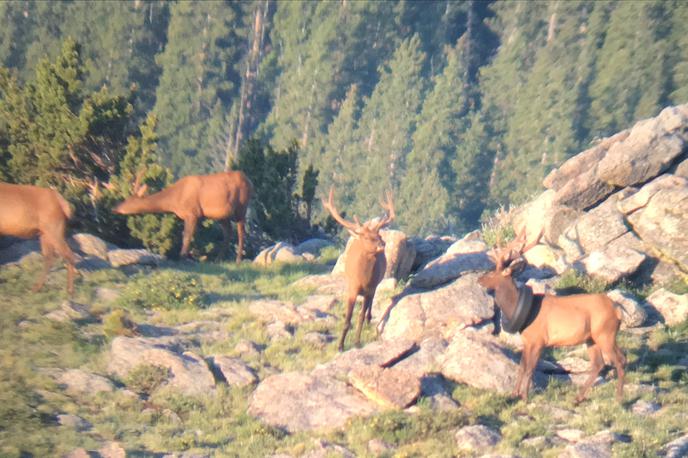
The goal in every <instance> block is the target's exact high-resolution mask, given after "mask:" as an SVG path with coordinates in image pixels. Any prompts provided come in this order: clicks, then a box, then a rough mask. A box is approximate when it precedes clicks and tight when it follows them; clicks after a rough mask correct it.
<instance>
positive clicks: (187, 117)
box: [153, 1, 238, 175]
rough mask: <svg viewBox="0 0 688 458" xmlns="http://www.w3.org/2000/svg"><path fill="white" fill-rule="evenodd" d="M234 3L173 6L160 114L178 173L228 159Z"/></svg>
mask: <svg viewBox="0 0 688 458" xmlns="http://www.w3.org/2000/svg"><path fill="white" fill-rule="evenodd" d="M235 20H236V15H235V11H234V9H233V7H232V4H230V3H225V2H201V1H198V2H180V3H174V4H173V5H172V6H171V12H170V25H169V29H168V36H167V46H166V47H165V50H164V51H163V53H162V54H160V55H159V57H158V63H159V64H160V66H161V67H162V75H161V77H160V83H159V84H158V87H157V92H156V103H155V108H154V110H153V111H154V113H155V114H156V116H157V118H158V120H159V129H158V131H159V135H160V146H161V148H162V151H163V152H164V155H163V160H164V161H165V163H166V164H168V165H169V166H170V167H171V168H172V169H173V171H174V173H175V175H187V174H192V173H207V172H209V171H211V170H213V169H217V168H222V167H223V165H224V161H225V148H226V139H227V132H225V127H226V119H225V116H226V115H227V111H228V107H229V106H230V105H231V100H232V98H233V97H234V96H236V82H237V81H238V76H237V75H236V74H235V69H234V67H233V65H232V63H233V62H234V61H236V60H237V58H236V53H237V40H238V39H237V37H236V36H235V34H234V31H233V25H234V23H235Z"/></svg>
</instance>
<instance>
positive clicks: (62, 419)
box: [57, 414, 93, 431]
mask: <svg viewBox="0 0 688 458" xmlns="http://www.w3.org/2000/svg"><path fill="white" fill-rule="evenodd" d="M57 422H58V423H59V424H60V425H62V426H66V427H67V428H70V429H73V430H75V431H88V430H89V429H91V428H92V427H93V425H91V423H89V422H88V421H86V420H84V419H83V418H81V417H79V416H77V415H71V414H60V415H58V416H57Z"/></svg>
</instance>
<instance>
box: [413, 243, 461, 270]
mask: <svg viewBox="0 0 688 458" xmlns="http://www.w3.org/2000/svg"><path fill="white" fill-rule="evenodd" d="M409 242H410V243H412V244H413V246H414V248H415V249H416V259H415V260H414V262H413V267H412V270H413V271H415V270H418V268H419V267H421V266H423V265H425V264H426V263H428V262H429V261H432V260H433V259H435V258H437V257H439V256H440V255H442V254H443V253H444V252H445V251H447V249H448V248H449V247H450V246H451V245H452V244H453V243H454V242H456V239H455V238H454V237H438V236H433V235H431V236H429V237H426V238H424V239H422V238H420V237H411V238H410V239H409Z"/></svg>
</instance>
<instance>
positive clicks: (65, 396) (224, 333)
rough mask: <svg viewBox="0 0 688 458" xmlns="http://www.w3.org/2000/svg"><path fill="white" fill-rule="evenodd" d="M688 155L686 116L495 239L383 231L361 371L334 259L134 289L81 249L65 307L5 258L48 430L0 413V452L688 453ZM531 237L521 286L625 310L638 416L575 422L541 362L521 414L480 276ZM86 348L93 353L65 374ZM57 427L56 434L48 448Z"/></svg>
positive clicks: (259, 264) (670, 119)
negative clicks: (25, 440)
mask: <svg viewBox="0 0 688 458" xmlns="http://www.w3.org/2000/svg"><path fill="white" fill-rule="evenodd" d="M687 142H688V105H683V106H677V107H671V108H667V109H665V110H664V111H662V113H661V114H660V115H659V116H657V117H656V118H653V119H649V120H645V121H642V122H639V123H638V124H636V125H635V126H633V127H632V128H631V129H629V130H627V131H624V132H620V133H618V134H616V135H614V136H612V137H609V138H606V139H602V140H601V141H600V142H598V143H597V144H596V145H595V146H594V147H593V148H591V149H589V150H586V151H584V152H582V153H580V154H579V155H577V156H575V157H573V158H572V159H570V160H569V161H567V162H566V163H564V164H563V165H562V166H561V167H560V168H559V169H557V170H555V171H553V172H552V173H551V174H550V175H549V176H548V177H547V178H546V180H545V186H546V188H547V190H546V191H545V192H544V193H543V194H541V195H540V196H537V197H536V198H535V199H534V200H533V201H531V202H530V203H528V204H526V205H524V206H522V207H520V208H517V209H514V210H512V211H511V212H509V214H508V215H504V216H503V217H502V218H501V219H499V221H497V222H496V223H495V224H494V225H493V226H492V227H490V228H486V230H485V231H484V233H479V232H475V233H471V234H468V235H466V236H465V237H463V238H461V239H455V238H452V237H429V238H427V239H418V238H412V237H411V238H409V237H407V236H406V235H405V234H403V233H401V232H399V231H394V230H390V231H386V232H385V234H384V237H385V239H386V241H387V246H386V255H387V258H388V260H389V265H388V271H387V279H386V280H384V281H383V283H381V285H380V287H379V288H378V293H377V297H376V301H375V303H374V307H373V318H374V323H376V326H375V327H370V328H368V329H367V330H366V333H365V335H364V341H365V342H366V344H365V345H364V346H362V347H361V348H355V349H349V350H348V351H346V352H344V353H337V352H336V351H335V345H336V344H335V342H334V340H335V338H336V336H337V335H338V333H339V332H340V329H341V313H342V305H341V302H340V301H339V299H338V298H339V297H341V295H342V293H343V291H344V288H345V280H344V278H343V275H342V261H343V258H344V257H345V256H346V250H344V253H343V254H342V255H341V256H340V258H339V260H338V262H337V264H336V265H335V266H334V267H332V266H331V265H330V264H328V263H327V260H326V259H325V258H326V257H327V254H326V253H327V250H332V247H331V246H330V247H328V243H327V242H326V241H319V240H317V241H309V242H308V243H305V244H302V245H299V246H298V247H293V246H290V245H287V244H279V245H277V246H275V247H271V248H269V249H267V250H265V251H264V252H262V253H261V254H260V255H259V256H258V258H256V260H255V262H254V263H253V264H248V263H245V264H244V265H242V266H234V265H222V264H217V265H213V264H206V265H203V264H200V265H196V264H193V263H177V264H175V263H168V262H165V261H163V260H160V259H154V261H155V263H156V265H157V264H160V263H161V264H160V267H158V268H152V269H151V268H149V267H140V266H137V264H133V265H132V267H128V269H129V270H128V271H126V272H124V273H122V271H121V269H119V270H116V269H117V266H119V265H121V264H123V263H124V262H120V261H118V259H120V258H118V257H117V255H119V254H121V253H120V252H118V251H117V250H116V249H115V248H113V247H108V246H107V245H106V244H104V243H103V242H102V241H98V240H97V239H95V238H93V237H91V236H87V235H77V236H74V237H73V242H72V243H74V244H75V247H76V248H78V250H79V252H80V254H81V256H82V258H83V260H82V263H81V264H80V265H79V267H80V268H81V270H82V271H83V273H84V279H83V280H82V287H81V291H80V293H79V294H80V297H78V298H77V302H79V303H70V302H65V303H62V305H61V306H59V301H56V299H55V297H54V293H53V294H52V296H50V295H44V296H31V295H29V296H26V295H25V294H24V289H23V288H22V285H23V284H24V283H27V282H28V280H25V278H24V277H27V278H30V277H31V275H32V274H33V272H32V270H31V269H36V268H37V263H36V262H35V261H37V259H34V260H31V259H29V258H31V257H32V256H33V257H35V256H36V255H29V256H28V257H27V256H26V253H27V252H30V251H31V249H32V245H30V244H31V243H32V242H23V243H22V244H14V245H11V246H10V247H9V248H5V251H4V256H5V259H11V260H13V261H14V262H15V265H13V266H7V265H6V266H3V267H2V270H1V271H0V272H2V277H0V289H2V290H6V291H4V292H6V295H7V297H8V299H7V301H8V305H7V307H8V310H9V312H8V313H7V315H8V316H10V317H11V320H9V318H8V321H7V323H5V322H3V329H8V331H4V332H7V336H3V343H4V345H6V346H7V347H6V348H10V349H12V348H14V349H15V350H13V351H14V352H15V353H16V354H20V355H25V356H26V358H20V359H19V360H18V361H17V360H16V359H15V360H13V361H15V363H14V364H16V365H18V367H24V366H25V365H26V367H27V368H28V367H30V369H27V371H28V372H27V373H33V372H36V373H38V374H40V376H30V375H26V378H27V380H30V382H26V383H24V385H22V384H21V383H19V382H16V383H15V381H13V379H9V382H8V381H2V380H0V382H2V383H3V385H2V387H3V388H4V389H6V390H7V391H8V392H10V393H15V394H16V396H18V397H20V398H21V399H24V398H27V399H30V400H31V402H32V403H33V404H31V405H32V406H34V407H33V408H35V409H37V411H39V412H41V415H43V417H40V418H42V419H39V420H37V421H38V423H35V422H33V421H34V420H31V421H32V422H33V423H31V422H29V420H25V421H26V425H34V427H36V425H40V428H38V427H36V431H40V432H36V433H33V434H35V435H36V437H37V438H35V439H32V442H31V443H32V444H33V445H32V446H31V447H28V446H24V447H25V448H22V445H21V442H17V441H16V440H10V438H9V436H8V435H7V433H3V432H2V430H3V428H4V430H5V431H14V432H15V433H17V429H16V428H18V427H20V428H21V427H24V426H22V425H24V423H20V422H19V421H18V420H15V421H14V423H12V419H13V418H14V419H17V418H20V419H22V418H24V417H21V415H19V414H17V413H14V411H9V412H10V413H7V411H5V412H3V411H2V410H1V409H0V421H2V422H3V423H2V424H0V443H2V442H6V443H7V444H8V445H7V446H5V448H0V454H4V452H7V454H11V453H15V454H19V453H20V452H22V451H27V450H29V451H33V453H36V452H35V451H36V450H39V451H46V450H50V451H52V452H59V453H67V452H69V453H70V456H96V454H98V455H100V456H124V454H125V453H134V454H153V455H156V456H161V455H165V453H168V454H169V455H167V456H237V455H238V456H274V457H277V456H279V457H288V456H289V457H291V456H309V457H320V456H430V455H432V456H456V455H466V456H476V455H483V454H489V453H500V454H502V455H503V456H524V455H525V456H530V455H544V456H577V457H581V456H585V457H587V456H590V457H593V456H594V457H600V456H611V455H612V454H614V455H620V456H621V455H623V456H640V455H655V454H659V453H662V454H665V455H666V456H682V454H685V453H688V430H686V429H685V424H687V423H688V417H686V413H685V402H688V394H687V393H685V383H686V381H687V378H686V377H687V376H686V367H688V359H687V358H686V352H687V351H688V343H687V342H686V332H687V328H686V320H687V319H688V283H686V274H687V273H688V257H686V256H687V255H686V253H688V235H687V234H688V231H687V229H688V147H687ZM522 228H525V229H526V231H527V233H528V234H529V235H530V237H536V236H537V234H539V233H540V232H542V233H543V237H542V239H541V244H539V245H538V246H536V247H535V248H533V249H532V250H530V251H529V252H528V254H527V260H528V261H529V264H530V267H529V268H528V269H526V270H525V271H524V272H523V273H522V274H521V275H520V277H519V281H521V282H526V283H528V284H530V285H532V286H533V288H534V289H535V290H536V291H540V292H547V293H550V294H564V293H567V292H570V291H573V290H588V291H600V292H601V291H605V292H606V294H608V295H609V296H610V297H611V298H612V299H613V300H614V301H616V302H619V303H622V304H623V311H624V317H623V325H622V329H623V330H622V332H621V336H620V341H621V346H622V348H623V349H624V351H625V352H626V353H627V356H628V359H629V364H628V374H627V382H628V383H627V386H626V389H625V397H624V403H623V404H621V405H619V404H617V403H616V402H615V401H614V400H613V386H612V385H613V384H612V383H609V382H608V380H609V379H610V374H607V376H606V377H600V378H598V380H597V382H596V386H595V388H594V389H593V390H592V392H591V397H590V400H589V401H587V402H585V403H583V404H582V405H580V406H574V405H573V397H574V395H575V391H576V388H575V386H574V385H577V384H579V383H581V382H582V381H583V380H584V378H585V375H586V374H585V371H586V370H587V368H588V361H587V357H585V350H584V349H583V348H582V347H581V348H570V349H562V350H554V351H550V352H548V353H546V354H545V356H544V357H543V358H542V360H541V361H540V363H539V365H538V367H537V373H536V376H535V382H536V392H535V395H534V396H533V397H532V399H531V401H530V403H529V404H525V403H523V402H522V401H515V400H512V399H511V398H510V397H509V396H508V393H509V392H510V391H511V389H512V388H513V385H514V382H515V376H516V372H517V365H518V357H519V349H520V341H519V337H518V335H511V334H507V333H504V332H502V331H501V326H500V316H499V311H498V309H497V307H496V306H495V304H494V301H493V298H492V297H491V296H490V295H488V294H487V293H486V292H485V291H484V290H483V288H481V287H480V286H479V285H478V284H477V282H476V279H477V277H478V276H479V275H480V272H483V271H485V270H488V269H491V268H493V265H492V262H491V261H490V259H489V258H488V256H487V250H488V244H487V243H486V241H485V240H486V239H488V240H492V239H494V232H496V231H499V232H501V233H505V234H506V233H510V232H511V233H513V232H519V231H520V230H521V229H522ZM33 247H34V248H35V246H33ZM12 250H14V251H12ZM12 253H14V254H12ZM323 253H325V254H323ZM126 254H127V256H133V255H134V254H136V253H132V252H127V253H126ZM138 254H145V253H142V252H138ZM2 256H3V255H0V258H2ZM146 256H148V255H146ZM323 256H325V258H324V257H323ZM22 259H23V260H22ZM127 259H130V258H128V257H127ZM132 259H133V258H132ZM150 259H151V258H147V257H145V256H144V257H143V258H140V259H138V261H139V262H148V260H150ZM333 260H334V259H333ZM132 262H133V261H132ZM32 263H33V264H32ZM32 266H33V267H32ZM188 275H191V276H188ZM53 276H55V274H53ZM169 276H172V277H171V278H172V281H171V282H170V280H169ZM60 278H61V277H60ZM104 279H105V281H104ZM196 281H198V283H199V284H200V285H202V288H203V291H204V294H205V297H206V302H207V305H206V307H204V308H197V307H195V306H193V307H192V306H190V305H185V304H186V303H185V302H184V301H183V299H184V298H185V297H191V296H192V295H193V294H195V292H194V291H196V290H195V289H194V290H192V291H191V292H189V290H188V289H184V288H182V287H181V286H180V285H181V284H183V285H182V286H186V287H188V284H189V283H190V282H194V283H193V284H194V285H195V284H196V283H195V282H196ZM164 282H168V283H164ZM103 283H106V285H105V286H106V287H104V286H103ZM15 284H16V285H17V286H16V288H15ZM57 284H58V282H57V281H56V280H54V279H53V281H52V283H51V285H52V287H53V288H57V287H59V286H56V285H57ZM168 284H169V285H171V286H169V287H168V286H164V289H165V291H163V290H162V288H163V287H161V286H159V285H168ZM51 285H49V286H51ZM156 288H159V289H156ZM141 289H143V290H147V289H149V290H152V291H153V294H152V296H156V295H162V294H163V293H164V294H167V293H171V295H170V296H169V297H170V298H171V299H170V300H172V301H176V300H177V299H179V300H180V301H181V302H180V303H181V305H180V306H179V307H175V308H173V307H166V306H165V304H163V305H162V306H161V305H156V306H152V305H151V304H149V303H146V302H145V300H143V299H140V298H141V297H144V298H146V297H150V296H151V295H148V296H146V293H147V291H141ZM180 296H181V299H180ZM166 297H167V296H166ZM134 299H136V300H134ZM137 301H139V302H141V301H143V304H144V305H138V306H136V307H135V306H134V305H132V304H134V303H138V302H137ZM25 302H28V306H27V307H25V308H20V307H24V305H25V304H24V303H25ZM192 302H193V301H188V303H189V304H191V303H192ZM168 305H169V304H168ZM118 310H126V311H127V313H129V314H130V317H129V318H128V320H130V322H129V325H127V321H126V320H121V324H122V326H121V328H120V329H118V330H116V332H111V331H110V332H108V331H107V329H109V328H106V324H107V323H109V322H110V321H111V318H112V316H113V314H114V313H115V312H117V311H118ZM10 323H12V324H10ZM56 332H59V333H62V334H60V335H63V334H64V335H67V336H68V337H65V338H64V339H67V340H66V342H67V343H68V344H69V345H72V347H74V348H77V347H78V348H82V349H81V350H70V351H69V352H50V351H48V349H46V348H45V347H44V346H43V342H46V341H48V340H47V337H40V336H41V335H43V334H42V333H46V334H47V335H50V336H52V337H51V339H53V341H54V340H55V339H57V337H56V336H55V335H54V334H55V333H56ZM37 336H39V337H37ZM60 342H61V341H60ZM72 347H70V348H72ZM18 348H29V349H30V350H29V351H33V352H36V355H35V356H33V355H32V353H28V355H27V353H26V352H27V350H22V351H21V352H20V351H19V350H18ZM347 348H349V346H348V345H347ZM70 352H76V354H77V356H72V357H70V359H67V357H66V356H65V354H70V355H71V354H72V353H70ZM8 355H9V354H8ZM8 355H5V356H6V358H5V359H6V360H8V361H9V360H10V356H8ZM27 358H32V360H31V363H30V364H29V363H27V362H26V361H25V360H26V359H27ZM3 368H5V367H4V366H3ZM18 372H21V371H18ZM21 373H23V372H21ZM48 380H49V381H48ZM19 386H22V387H23V388H18V387H19ZM12 390H14V391H12ZM26 393H28V394H26ZM18 411H19V412H21V411H20V410H18ZM26 415H27V418H29V419H32V418H33V417H31V415H30V414H29V413H27V414H26ZM8 419H9V420H8ZM8 421H9V423H8ZM22 421H24V420H22ZM8 425H11V426H8ZM17 425H19V426H17ZM26 427H27V428H28V426H26ZM12 428H15V429H12ZM41 428H45V429H41ZM48 431H54V432H55V434H54V435H52V437H51V438H47V436H46V437H43V436H42V434H48ZM3 434H5V435H4V436H3ZM27 437H32V438H33V437H34V436H27ZM46 444H47V445H46ZM39 454H40V453H39Z"/></svg>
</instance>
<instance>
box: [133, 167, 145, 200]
mask: <svg viewBox="0 0 688 458" xmlns="http://www.w3.org/2000/svg"><path fill="white" fill-rule="evenodd" d="M145 173H146V168H145V167H141V168H140V169H139V171H138V172H137V173H136V178H135V180H134V186H133V188H132V191H133V192H132V194H134V195H136V196H139V197H143V195H144V194H145V193H146V190H147V189H148V185H147V184H144V185H143V186H142V185H141V180H142V179H143V175H145Z"/></svg>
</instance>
